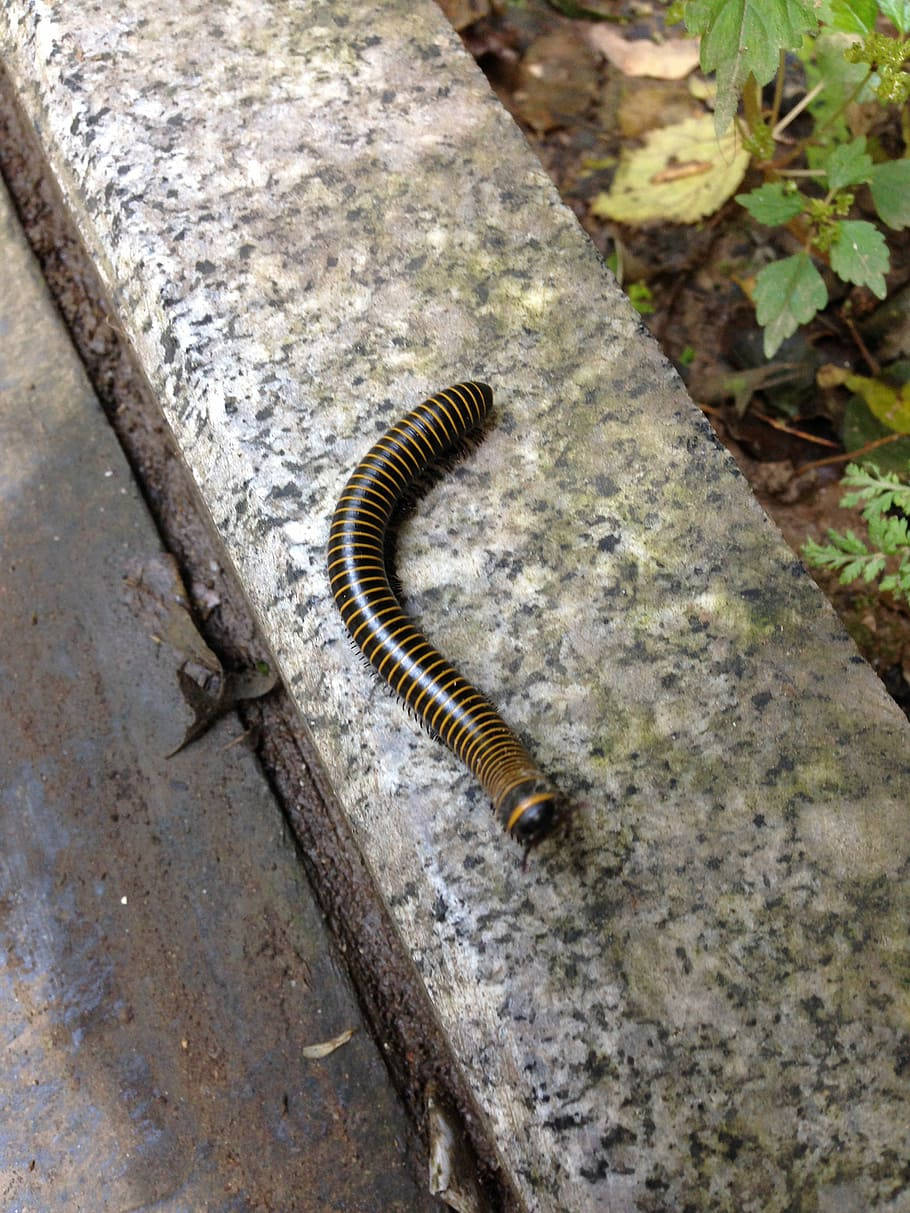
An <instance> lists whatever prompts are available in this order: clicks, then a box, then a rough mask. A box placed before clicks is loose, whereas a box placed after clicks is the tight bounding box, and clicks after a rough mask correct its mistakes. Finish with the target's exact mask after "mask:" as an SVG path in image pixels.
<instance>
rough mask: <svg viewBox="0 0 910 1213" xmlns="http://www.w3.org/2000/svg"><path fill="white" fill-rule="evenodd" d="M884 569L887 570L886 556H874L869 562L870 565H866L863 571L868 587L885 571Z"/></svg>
mask: <svg viewBox="0 0 910 1213" xmlns="http://www.w3.org/2000/svg"><path fill="white" fill-rule="evenodd" d="M884 568H885V557H884V556H873V557H872V559H871V560H870V561H869V563H868V564H867V565H866V567H865V568H864V569H863V581H865V582H866V584H867V585H868V583H869V582H870V581H874V580H875V579H876V577H877V576H878V575H879V573H881V572H883V571H884Z"/></svg>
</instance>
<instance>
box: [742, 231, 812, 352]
mask: <svg viewBox="0 0 910 1213" xmlns="http://www.w3.org/2000/svg"><path fill="white" fill-rule="evenodd" d="M753 299H754V302H755V315H756V319H757V320H758V323H759V324H760V325H761V326H762V327H763V328H764V330H765V341H764V347H765V357H766V358H771V357H773V355H774V354H775V353H776V352H777V350H778V349H779V348H780V346H781V345H782V344H783V342H784V341H786V339H787V338H788V337H789V336H790V335H791V334H792V333H795V332H796V330H797V328H798V327H799V326H800V325H801V324H807V323H808V322H809V321H810V320H811V319H812V317H813V316H814V315H815V313H816V312H817V311H818V310H819V309H820V308H823V307H824V306H825V304H826V303H827V302H828V290H827V288H826V286H825V283H824V279H823V278H822V276H821V274H820V273H819V272H818V270H817V269H816V268H815V266H814V265H813V264H812V262H811V260H810V259H809V257H808V255H807V254H806V253H795V254H794V255H793V256H792V257H785V258H784V260H783V261H774V262H772V263H771V265H766V266H765V268H764V269H763V270H761V271H760V272H759V274H758V277H757V278H756V280H755V291H754V295H753Z"/></svg>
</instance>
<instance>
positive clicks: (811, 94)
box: [771, 80, 825, 139]
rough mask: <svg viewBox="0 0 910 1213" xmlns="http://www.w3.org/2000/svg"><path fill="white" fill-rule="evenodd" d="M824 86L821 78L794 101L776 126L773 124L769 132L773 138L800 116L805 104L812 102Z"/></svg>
mask: <svg viewBox="0 0 910 1213" xmlns="http://www.w3.org/2000/svg"><path fill="white" fill-rule="evenodd" d="M824 87H825V85H824V82H823V81H822V80H819V82H818V84H816V86H815V88H810V89H809V91H808V93H806V95H805V97H803V99H802V100H801V101H797V103H796V105H794V107H793V109H792V110H790V112H789V113H788V114H785V115H784V117H783V118H781V120H780V122H778V124H777V126H775V128H774V130H773V131H772V132H771V134H772V135H773V136H774V138H775V139H776V138H777V136H778V135H779V134H780V132H781V131H785V130H786V129H787V127H788V126H789V125H790V123H791V122H792V121H793V120H794V118H798V117H799V116H800V114H801V113H802V112H803V110H804V109H805V108H806V106H807V105H811V104H812V102H813V101H814V100H815V98H816V97H817V96H818V94H819V93H820V92H821V91H822V89H823V88H824Z"/></svg>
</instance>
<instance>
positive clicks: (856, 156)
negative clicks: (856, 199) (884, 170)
mask: <svg viewBox="0 0 910 1213" xmlns="http://www.w3.org/2000/svg"><path fill="white" fill-rule="evenodd" d="M825 172H826V173H827V174H828V188H829V189H832V190H842V189H843V188H844V187H845V186H847V185H860V184H861V183H862V182H864V181H868V180H869V177H870V175H871V173H872V157H871V156H870V155H869V154H868V152H867V151H866V136H865V135H858V136H857V138H856V139H852V140H851V141H850V142H849V143H841V144H838V146H837V147H835V148H834V150H833V151H832V152H831V154H830V155H829V156H828V159H827V160H826V161H825Z"/></svg>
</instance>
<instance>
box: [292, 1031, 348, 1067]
mask: <svg viewBox="0 0 910 1213" xmlns="http://www.w3.org/2000/svg"><path fill="white" fill-rule="evenodd" d="M356 1031H357V1029H356V1028H345V1030H344V1031H343V1032H339V1033H338V1035H337V1036H333V1037H332V1039H331V1040H323V1041H320V1043H319V1044H318V1045H304V1047H303V1048H302V1049H301V1050H300V1052H301V1054H302V1056H304V1057H306V1058H307V1059H308V1060H310V1061H318V1060H319V1058H320V1057H328V1055H329V1054H330V1053H334V1052H335V1050H336V1049H340V1048H341V1046H342V1045H346V1044H347V1043H348V1041H349V1040H350V1039H351V1037H352V1036H353V1035H354V1033H355V1032H356Z"/></svg>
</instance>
